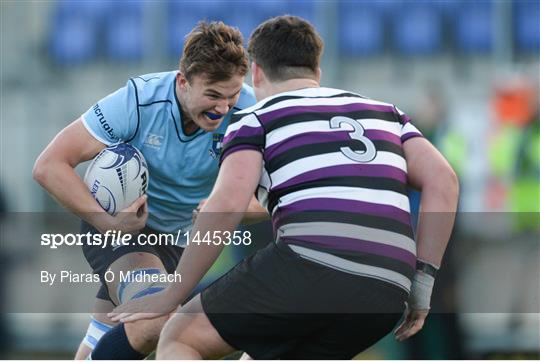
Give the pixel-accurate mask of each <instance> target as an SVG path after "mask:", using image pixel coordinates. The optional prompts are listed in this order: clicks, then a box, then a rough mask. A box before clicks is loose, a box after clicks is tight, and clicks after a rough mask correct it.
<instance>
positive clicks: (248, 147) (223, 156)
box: [219, 144, 262, 166]
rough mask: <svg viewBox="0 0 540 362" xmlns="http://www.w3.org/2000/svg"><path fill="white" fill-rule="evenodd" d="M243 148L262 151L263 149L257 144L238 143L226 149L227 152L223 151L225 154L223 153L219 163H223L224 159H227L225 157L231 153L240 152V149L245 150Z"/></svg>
mask: <svg viewBox="0 0 540 362" xmlns="http://www.w3.org/2000/svg"><path fill="white" fill-rule="evenodd" d="M243 150H255V151H260V152H261V153H262V151H261V149H260V148H259V147H257V146H255V145H246V144H243V145H242V144H239V145H236V146H234V147H231V148H229V149H227V150H225V152H223V154H222V155H221V158H220V160H219V165H220V166H221V164H222V163H223V160H225V158H227V157H229V156H230V155H231V154H233V153H235V152H238V151H243Z"/></svg>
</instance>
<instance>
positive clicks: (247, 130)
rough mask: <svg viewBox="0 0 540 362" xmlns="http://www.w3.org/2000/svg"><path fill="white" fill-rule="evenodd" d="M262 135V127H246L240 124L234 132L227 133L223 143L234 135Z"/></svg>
mask: <svg viewBox="0 0 540 362" xmlns="http://www.w3.org/2000/svg"><path fill="white" fill-rule="evenodd" d="M261 135H263V129H262V127H248V126H242V127H240V128H239V129H237V130H236V131H234V132H231V133H229V134H228V135H227V136H225V138H223V144H226V143H227V142H229V141H230V140H231V139H232V138H234V137H253V136H261Z"/></svg>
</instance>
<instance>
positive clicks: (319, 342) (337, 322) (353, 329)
mask: <svg viewBox="0 0 540 362" xmlns="http://www.w3.org/2000/svg"><path fill="white" fill-rule="evenodd" d="M400 317H401V315H399V314H379V313H363V314H335V315H325V316H323V318H325V319H326V320H328V321H329V323H328V324H327V325H326V327H324V328H322V329H320V330H319V331H317V332H316V333H313V334H311V335H308V336H306V337H305V338H303V340H302V341H301V342H299V343H298V344H297V345H296V346H295V348H293V349H292V350H291V351H289V352H288V353H286V354H285V355H283V356H281V358H283V359H334V360H343V359H352V358H353V357H355V356H356V355H357V354H359V353H361V352H362V351H364V350H366V349H367V348H369V347H370V346H372V345H373V344H375V343H377V342H378V341H379V340H380V339H382V338H383V337H384V336H386V335H387V334H388V333H390V332H391V331H392V330H393V328H394V327H395V325H396V324H397V322H398V321H399V319H400ZM331 320H333V321H331Z"/></svg>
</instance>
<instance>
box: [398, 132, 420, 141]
mask: <svg viewBox="0 0 540 362" xmlns="http://www.w3.org/2000/svg"><path fill="white" fill-rule="evenodd" d="M414 137H424V136H423V135H422V134H421V133H418V132H407V133H405V134H404V135H403V136H401V142H405V141H407V140H408V139H410V138H414Z"/></svg>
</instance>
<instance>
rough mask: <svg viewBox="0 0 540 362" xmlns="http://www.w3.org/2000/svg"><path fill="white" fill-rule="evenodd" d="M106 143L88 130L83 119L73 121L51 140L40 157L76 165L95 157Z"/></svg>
mask: <svg viewBox="0 0 540 362" xmlns="http://www.w3.org/2000/svg"><path fill="white" fill-rule="evenodd" d="M105 147H106V145H105V144H103V143H101V142H100V141H98V140H97V139H96V138H95V137H94V136H92V135H91V134H90V132H88V130H87V129H86V127H85V126H84V125H83V123H82V121H81V119H80V118H79V119H77V120H76V121H74V122H72V123H71V124H70V125H68V126H67V127H66V128H64V129H63V130H62V131H60V133H58V135H56V137H55V138H54V139H53V140H52V141H51V143H50V144H49V145H48V146H47V148H46V149H45V150H44V151H43V153H42V154H41V156H40V159H42V160H47V161H60V162H66V163H68V164H69V165H70V166H72V167H75V166H77V165H78V164H79V163H81V162H84V161H87V160H89V159H91V158H93V157H94V156H95V155H96V154H97V153H98V152H99V151H101V150H102V149H103V148H105Z"/></svg>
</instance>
